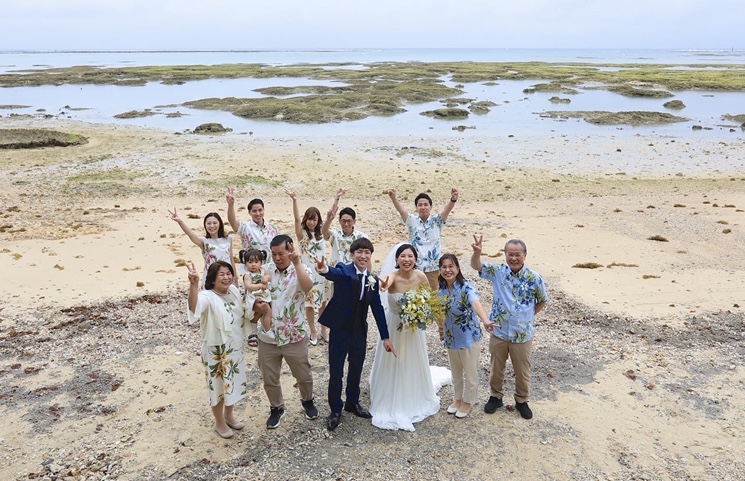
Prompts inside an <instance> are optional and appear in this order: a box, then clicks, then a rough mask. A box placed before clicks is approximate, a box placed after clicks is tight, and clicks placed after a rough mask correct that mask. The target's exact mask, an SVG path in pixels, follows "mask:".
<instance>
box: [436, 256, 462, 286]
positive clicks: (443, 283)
mask: <svg viewBox="0 0 745 481" xmlns="http://www.w3.org/2000/svg"><path fill="white" fill-rule="evenodd" d="M448 259H449V260H451V261H453V264H455V267H457V268H458V275H457V276H455V282H454V283H453V284H458V285H461V286H462V285H463V284H465V283H466V278H465V277H463V273H462V272H461V271H460V262H458V258H457V257H455V254H443V255H442V257H440V268H442V263H443V262H445V261H446V260H448ZM437 283H438V285H439V286H440V289H445V288H446V287H447V286H448V281H446V280H445V278H444V277H442V274H440V275H439V276H437Z"/></svg>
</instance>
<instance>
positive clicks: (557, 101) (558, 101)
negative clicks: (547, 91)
mask: <svg viewBox="0 0 745 481" xmlns="http://www.w3.org/2000/svg"><path fill="white" fill-rule="evenodd" d="M548 101H549V102H551V103H552V104H571V103H572V100H571V99H562V98H561V97H557V96H556V95H554V96H553V97H551V98H550V99H548Z"/></svg>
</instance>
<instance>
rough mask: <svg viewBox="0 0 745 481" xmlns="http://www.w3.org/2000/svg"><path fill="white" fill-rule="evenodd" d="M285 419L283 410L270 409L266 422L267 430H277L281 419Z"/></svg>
mask: <svg viewBox="0 0 745 481" xmlns="http://www.w3.org/2000/svg"><path fill="white" fill-rule="evenodd" d="M283 417H285V410H284V409H282V408H271V412H270V414H269V419H267V420H266V428H267V429H277V428H278V427H279V425H280V422H281V420H282V418H283Z"/></svg>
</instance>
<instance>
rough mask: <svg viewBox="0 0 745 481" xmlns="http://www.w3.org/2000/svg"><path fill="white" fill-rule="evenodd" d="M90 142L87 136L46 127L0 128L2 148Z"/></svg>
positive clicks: (0, 144) (54, 145)
mask: <svg viewBox="0 0 745 481" xmlns="http://www.w3.org/2000/svg"><path fill="white" fill-rule="evenodd" d="M86 142H88V138H87V137H83V136H82V135H77V134H68V133H65V132H58V131H56V130H45V129H0V149H36V148H40V147H68V146H72V145H81V144H85V143H86Z"/></svg>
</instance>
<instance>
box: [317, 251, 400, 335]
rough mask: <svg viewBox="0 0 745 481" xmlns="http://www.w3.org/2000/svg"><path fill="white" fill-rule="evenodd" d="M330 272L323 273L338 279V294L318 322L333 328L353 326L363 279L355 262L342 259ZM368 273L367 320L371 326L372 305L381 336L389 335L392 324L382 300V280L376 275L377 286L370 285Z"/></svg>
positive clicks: (365, 278)
mask: <svg viewBox="0 0 745 481" xmlns="http://www.w3.org/2000/svg"><path fill="white" fill-rule="evenodd" d="M328 269H329V270H328V272H326V273H325V274H321V275H322V276H323V277H325V278H326V279H328V280H330V281H332V282H333V283H334V295H333V297H332V298H331V300H330V301H329V303H328V305H327V306H326V309H325V310H324V311H323V314H321V317H320V318H319V319H318V322H320V323H321V324H323V325H324V326H326V327H328V328H330V329H342V328H345V327H346V328H348V329H351V328H352V326H353V324H354V322H355V319H354V305H355V302H357V299H359V297H360V283H359V279H358V278H357V269H355V267H354V263H352V264H342V263H339V264H337V265H336V267H332V266H329V267H328ZM369 275H370V274H369V271H368V276H366V277H364V278H363V282H364V283H365V292H364V294H363V295H362V299H361V300H360V301H359V302H361V303H362V306H360V307H361V308H362V312H363V313H364V314H363V321H364V323H365V329H367V327H368V326H367V309H368V307H370V308H372V313H373V317H374V318H375V323H376V324H377V325H378V331H379V332H380V338H381V339H388V337H389V336H388V325H387V324H386V322H385V311H383V305H382V304H381V303H380V289H379V288H380V280H379V279H378V277H377V276H374V277H375V287H372V288H370V287H369V286H368V285H367V282H368V281H367V279H368V277H369Z"/></svg>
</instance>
